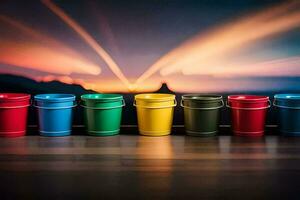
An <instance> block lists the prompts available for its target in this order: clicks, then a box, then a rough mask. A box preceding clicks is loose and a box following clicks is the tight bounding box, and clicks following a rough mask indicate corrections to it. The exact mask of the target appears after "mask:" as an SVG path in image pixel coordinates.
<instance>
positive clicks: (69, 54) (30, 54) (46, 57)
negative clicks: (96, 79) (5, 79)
mask: <svg viewBox="0 0 300 200" xmlns="http://www.w3.org/2000/svg"><path fill="white" fill-rule="evenodd" d="M0 22H4V23H6V24H8V25H9V26H11V27H12V28H14V29H16V30H17V32H18V33H22V34H21V36H22V37H24V36H29V37H30V38H26V39H23V40H15V39H10V38H4V37H1V38H0V42H1V45H0V52H1V54H0V63H3V64H8V65H14V66H18V67H23V68H29V69H34V70H39V71H43V72H50V73H55V74H65V75H69V74H71V73H82V74H91V75H98V74H99V73H100V72H101V69H100V67H99V66H97V65H95V64H92V63H90V62H89V61H87V60H85V59H83V58H82V56H81V55H79V54H78V53H77V52H75V51H74V50H72V49H70V48H68V47H67V46H66V45H64V44H63V43H61V42H59V41H57V40H55V39H53V38H51V37H48V36H46V35H43V34H41V33H39V32H38V31H36V30H34V29H32V28H30V27H28V26H26V25H23V24H22V23H20V22H18V21H16V20H14V19H12V18H9V17H7V16H3V15H0ZM6 28H7V27H6Z"/></svg>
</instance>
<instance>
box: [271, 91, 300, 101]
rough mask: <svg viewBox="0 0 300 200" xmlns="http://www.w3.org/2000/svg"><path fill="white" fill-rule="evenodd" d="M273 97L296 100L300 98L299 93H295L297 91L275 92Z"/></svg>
mask: <svg viewBox="0 0 300 200" xmlns="http://www.w3.org/2000/svg"><path fill="white" fill-rule="evenodd" d="M274 99H275V100H286V101H296V100H300V94H297V93H284V94H275V95H274Z"/></svg>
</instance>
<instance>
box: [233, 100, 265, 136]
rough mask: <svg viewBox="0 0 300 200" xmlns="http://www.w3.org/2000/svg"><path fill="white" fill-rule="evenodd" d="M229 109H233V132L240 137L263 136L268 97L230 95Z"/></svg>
mask: <svg viewBox="0 0 300 200" xmlns="http://www.w3.org/2000/svg"><path fill="white" fill-rule="evenodd" d="M227 107H229V108H231V121H232V131H233V133H234V134H235V135H239V136H250V137H251V136H262V135H263V134H264V129H265V121H266V115H267V109H268V108H269V107H270V100H269V97H267V96H256V95H230V96H228V104H227Z"/></svg>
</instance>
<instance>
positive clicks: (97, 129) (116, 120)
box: [81, 94, 125, 136]
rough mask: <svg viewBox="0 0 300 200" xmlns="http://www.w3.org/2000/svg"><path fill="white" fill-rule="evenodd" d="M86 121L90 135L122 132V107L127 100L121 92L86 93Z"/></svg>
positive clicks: (84, 99)
mask: <svg viewBox="0 0 300 200" xmlns="http://www.w3.org/2000/svg"><path fill="white" fill-rule="evenodd" d="M81 100H82V103H81V106H82V107H83V108H84V123H85V126H86V128H87V132H88V134H89V135H94V136H110V135H116V134H119V132H120V125H121V118H122V107H123V106H125V101H124V99H123V96H122V95H119V94H84V95H82V96H81Z"/></svg>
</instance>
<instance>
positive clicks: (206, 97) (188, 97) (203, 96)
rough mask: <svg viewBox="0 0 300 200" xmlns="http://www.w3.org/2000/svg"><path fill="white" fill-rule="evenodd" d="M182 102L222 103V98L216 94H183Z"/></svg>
mask: <svg viewBox="0 0 300 200" xmlns="http://www.w3.org/2000/svg"><path fill="white" fill-rule="evenodd" d="M181 98H182V100H196V101H222V100H223V96H222V95H217V94H185V95H182V96H181Z"/></svg>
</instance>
